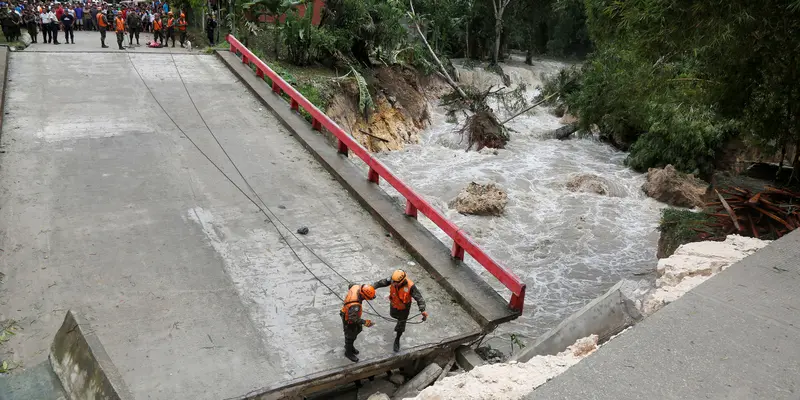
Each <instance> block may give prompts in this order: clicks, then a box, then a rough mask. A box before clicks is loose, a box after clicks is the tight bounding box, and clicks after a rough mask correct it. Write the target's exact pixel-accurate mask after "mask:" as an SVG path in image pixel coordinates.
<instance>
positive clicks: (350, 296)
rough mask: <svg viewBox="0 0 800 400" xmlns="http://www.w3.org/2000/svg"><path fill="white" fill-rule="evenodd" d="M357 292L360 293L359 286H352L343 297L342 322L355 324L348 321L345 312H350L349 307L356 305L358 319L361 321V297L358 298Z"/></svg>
mask: <svg viewBox="0 0 800 400" xmlns="http://www.w3.org/2000/svg"><path fill="white" fill-rule="evenodd" d="M359 292H361V285H353V287H351V288H350V290H348V291H347V296H345V297H344V305H342V313H343V314H344V320H345V321H347V322H356V321H350V319H349V318H348V317H347V311H348V310H350V307H352V306H354V305H356V304H358V305H359V310H358V318H359V319H361V311H362V309H361V307H360V306H361V297H359Z"/></svg>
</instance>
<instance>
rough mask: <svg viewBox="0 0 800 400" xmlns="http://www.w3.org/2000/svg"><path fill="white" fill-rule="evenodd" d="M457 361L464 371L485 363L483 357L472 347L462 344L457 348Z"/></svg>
mask: <svg viewBox="0 0 800 400" xmlns="http://www.w3.org/2000/svg"><path fill="white" fill-rule="evenodd" d="M456 362H457V363H458V366H459V367H460V368H461V369H463V370H464V371H471V370H472V369H473V368H475V367H480V366H481V365H483V364H484V362H483V359H482V358H481V356H479V355H478V353H476V352H475V350H473V349H472V347H467V346H461V347H459V348H457V349H456Z"/></svg>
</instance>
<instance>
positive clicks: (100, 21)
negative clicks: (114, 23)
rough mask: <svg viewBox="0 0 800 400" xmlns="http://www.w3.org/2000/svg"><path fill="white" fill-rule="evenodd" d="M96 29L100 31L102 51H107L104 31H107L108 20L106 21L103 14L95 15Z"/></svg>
mask: <svg viewBox="0 0 800 400" xmlns="http://www.w3.org/2000/svg"><path fill="white" fill-rule="evenodd" d="M97 29H98V30H99V31H100V44H101V45H102V46H103V48H104V49H107V48H108V46H106V31H107V30H108V20H107V19H106V15H105V13H103V12H98V13H97Z"/></svg>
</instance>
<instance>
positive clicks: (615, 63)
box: [562, 0, 800, 178]
mask: <svg viewBox="0 0 800 400" xmlns="http://www.w3.org/2000/svg"><path fill="white" fill-rule="evenodd" d="M585 4H586V14H587V27H588V30H589V34H590V37H591V39H592V41H593V43H594V46H595V48H596V51H595V52H594V53H592V54H591V55H590V56H589V58H588V60H587V61H586V62H585V64H584V65H583V67H582V69H581V71H580V73H579V74H577V75H578V76H577V77H576V82H575V83H573V85H572V87H571V88H570V90H569V91H565V95H564V96H563V97H562V99H563V101H565V102H566V103H567V105H568V107H569V108H570V110H571V111H572V112H574V113H577V114H578V115H579V116H580V119H581V124H582V125H583V127H584V128H588V127H590V126H592V125H595V124H596V125H597V126H598V127H599V128H600V131H601V132H602V134H603V135H604V137H605V138H606V139H608V140H609V141H610V142H612V143H614V144H616V145H617V146H619V147H621V148H630V151H631V154H630V157H629V159H628V162H629V164H630V165H631V166H632V167H634V168H636V169H646V168H648V167H653V166H662V165H665V164H673V165H675V167H676V168H678V169H680V170H682V171H685V172H697V173H699V174H700V176H704V177H706V178H707V177H708V176H709V174H710V173H711V171H712V170H713V169H714V159H715V156H716V155H717V153H718V151H719V150H720V149H721V147H722V146H723V145H724V144H725V143H726V142H727V140H728V139H730V138H732V137H734V136H737V135H738V136H740V137H741V138H742V139H744V140H745V141H746V142H747V143H751V144H754V145H758V146H760V147H761V148H762V149H763V150H764V151H766V152H768V153H769V152H771V153H773V154H774V153H780V152H781V151H784V152H785V151H786V150H791V149H792V147H794V148H797V147H798V146H799V145H800V129H798V128H799V127H800V126H799V125H798V123H799V122H800V121H798V117H799V116H800V112H799V110H800V108H799V107H800V81H798V80H797V77H798V73H799V72H800V64H799V63H798V62H799V61H800V1H797V0H793V1H792V0H783V1H780V0H773V1H764V2H753V1H748V0H725V1H721V0H719V1H718V0H702V1H688V0H632V1H616V0H586V2H585ZM788 161H789V162H792V163H794V164H795V165H796V166H797V165H798V160H797V157H796V156H795V158H794V159H793V160H788Z"/></svg>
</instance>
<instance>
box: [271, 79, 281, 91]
mask: <svg viewBox="0 0 800 400" xmlns="http://www.w3.org/2000/svg"><path fill="white" fill-rule="evenodd" d="M272 91H273V92H275V93H277V94H281V87H280V86H279V85H278V82H275V81H272Z"/></svg>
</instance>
